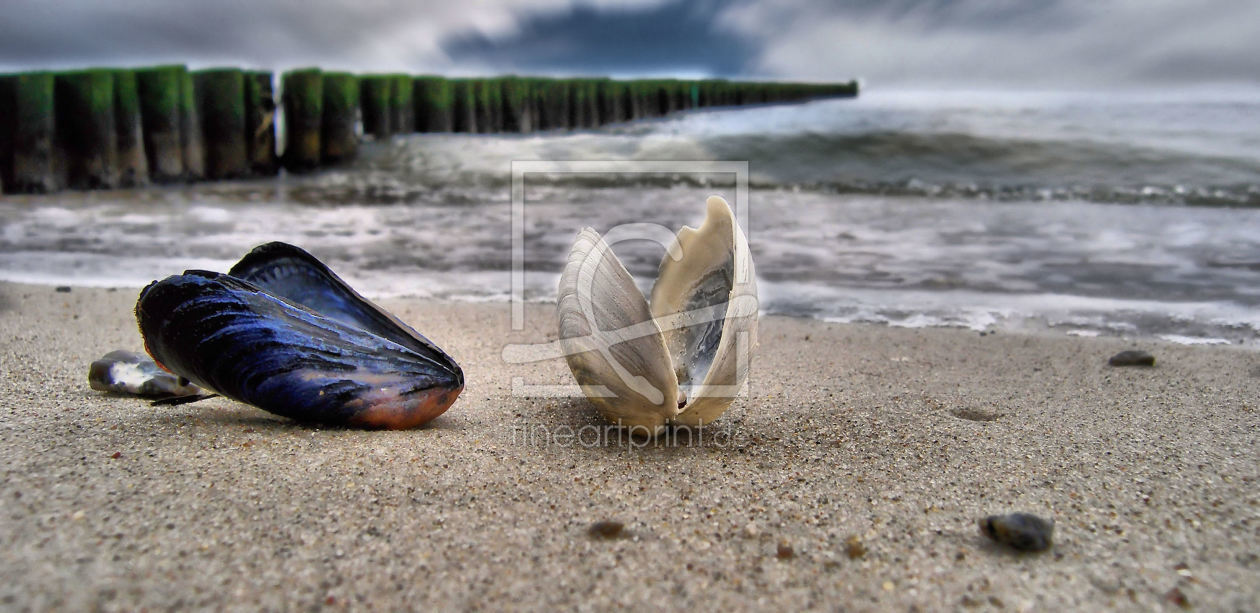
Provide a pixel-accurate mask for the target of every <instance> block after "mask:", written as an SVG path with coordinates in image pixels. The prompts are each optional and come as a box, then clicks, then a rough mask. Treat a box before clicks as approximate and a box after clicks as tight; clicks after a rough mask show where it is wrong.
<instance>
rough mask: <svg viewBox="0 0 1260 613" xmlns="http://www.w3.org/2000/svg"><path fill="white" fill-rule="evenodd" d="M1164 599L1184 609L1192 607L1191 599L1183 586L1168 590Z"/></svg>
mask: <svg viewBox="0 0 1260 613" xmlns="http://www.w3.org/2000/svg"><path fill="white" fill-rule="evenodd" d="M1164 600H1167V601H1168V602H1171V603H1172V604H1175V605H1177V606H1178V607H1181V608H1183V609H1189V608H1190V599H1189V598H1186V595H1185V593H1184V592H1182V591H1181V588H1177V587H1174V588H1173V589H1171V590H1168V593H1166V594H1164Z"/></svg>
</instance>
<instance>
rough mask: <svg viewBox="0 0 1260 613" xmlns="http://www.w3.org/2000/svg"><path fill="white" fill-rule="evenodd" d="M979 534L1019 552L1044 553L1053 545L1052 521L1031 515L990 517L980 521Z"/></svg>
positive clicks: (1014, 514) (1018, 514) (1013, 514)
mask: <svg viewBox="0 0 1260 613" xmlns="http://www.w3.org/2000/svg"><path fill="white" fill-rule="evenodd" d="M980 532H982V533H984V535H985V536H987V537H989V538H991V539H993V540H994V541H997V542H999V543H1002V544H1003V545H1008V546H1010V547H1012V548H1014V549H1018V550H1019V551H1044V550H1046V549H1049V548H1050V545H1052V544H1054V520H1046V519H1042V518H1040V517H1037V516H1036V515H1033V514H1031V513H1011V514H1010V515H990V516H988V517H986V518H984V519H982V520H980Z"/></svg>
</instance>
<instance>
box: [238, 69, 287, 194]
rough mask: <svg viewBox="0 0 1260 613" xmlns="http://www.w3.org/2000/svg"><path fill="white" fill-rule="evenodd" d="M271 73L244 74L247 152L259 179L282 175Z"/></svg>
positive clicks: (251, 167)
mask: <svg viewBox="0 0 1260 613" xmlns="http://www.w3.org/2000/svg"><path fill="white" fill-rule="evenodd" d="M274 78H275V75H273V74H272V73H271V72H270V71H261V70H256V71H250V72H246V73H245V148H246V159H247V161H248V164H249V172H250V174H252V175H255V176H259V177H270V176H275V174H276V173H277V172H280V160H279V158H278V157H277V156H276V92H275V85H274Z"/></svg>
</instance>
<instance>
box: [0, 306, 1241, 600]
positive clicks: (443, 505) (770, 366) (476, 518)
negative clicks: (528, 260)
mask: <svg viewBox="0 0 1260 613" xmlns="http://www.w3.org/2000/svg"><path fill="white" fill-rule="evenodd" d="M135 295H136V290H134V289H125V290H124V289H119V290H103V289H83V288H74V289H73V290H72V291H70V292H69V293H60V292H56V291H54V289H53V288H51V287H42V286H25V285H13V284H0V338H3V339H4V340H3V343H4V345H3V353H2V354H0V355H2V356H3V357H2V359H0V370H2V376H3V381H4V387H3V391H2V392H0V394H2V395H3V400H4V402H3V405H2V406H0V467H2V468H0V471H2V476H0V503H2V504H0V547H2V549H3V550H2V551H0V608H4V609H9V610H20V609H51V608H58V609H88V608H101V609H107V610H108V609H124V610H131V609H139V608H146V609H166V608H174V607H178V608H186V607H206V608H228V607H230V608H256V607H266V608H270V609H310V608H319V607H329V608H342V607H353V608H367V607H373V608H379V609H397V608H421V607H439V608H473V607H477V608H485V609H489V610H495V609H500V608H504V607H520V608H528V609H542V608H549V607H555V606H563V607H575V606H576V607H584V608H595V609H606V608H611V607H614V606H638V607H643V608H646V607H654V608H655V607H659V608H666V609H678V608H685V607H694V606H703V607H705V608H708V609H718V608H734V609H748V608H771V607H773V608H785V609H800V608H845V609H859V610H860V609H893V610H906V609H907V608H908V607H911V606H915V605H917V606H918V607H919V608H921V609H928V610H931V609H938V608H955V607H959V606H965V607H971V606H975V607H977V609H978V610H984V609H986V608H987V609H1003V610H1007V609H1015V610H1021V609H1051V608H1055V609H1058V608H1064V607H1066V608H1068V609H1081V608H1088V609H1094V608H1099V607H1103V606H1117V607H1121V608H1128V609H1148V608H1152V607H1160V606H1165V607H1172V606H1173V603H1172V600H1174V599H1176V598H1177V597H1182V598H1184V599H1185V600H1186V601H1187V602H1188V603H1189V604H1190V605H1191V606H1193V607H1196V608H1202V609H1251V608H1254V607H1256V605H1257V603H1258V602H1260V584H1257V582H1256V581H1255V578H1256V576H1257V573H1260V554H1257V552H1260V529H1258V524H1260V488H1258V487H1257V481H1258V480H1260V461H1258V460H1257V457H1260V412H1258V411H1257V405H1258V404H1260V400H1257V399H1258V398H1260V394H1258V393H1257V392H1260V353H1257V352H1255V351H1254V350H1246V349H1239V348H1235V347H1183V346H1177V345H1170V344H1165V343H1159V342H1154V341H1142V342H1133V341H1126V340H1123V339H1106V338H1099V339H1090V338H1067V337H1056V336H1036V335H1017V334H1006V333H1000V334H990V335H985V336H981V335H979V334H977V333H976V332H971V331H962V330H944V329H926V330H908V329H896V328H887V327H881V326H865V325H830V324H824V323H820V322H816V321H807V320H797V319H789V318H780V317H769V318H765V319H764V320H763V322H762V342H761V348H760V350H759V352H758V354H757V360H756V363H755V366H754V372H753V376H752V380H751V385H750V389H749V396H748V397H747V398H744V399H741V400H739V401H737V402H736V403H735V405H734V406H733V407H732V408H731V410H730V411H728V413H727V414H726V415H725V416H723V417H722V419H721V420H719V421H718V422H717V423H715V424H714V429H713V431H712V432H708V431H706V432H705V438H704V439H703V440H699V439H698V437H691V438H687V437H682V436H678V437H672V438H671V437H664V438H661V439H658V440H657V441H655V442H653V443H652V444H649V445H646V446H642V447H640V446H637V445H638V443H637V442H632V441H630V440H627V439H623V438H618V437H612V438H611V439H604V438H603V434H604V433H605V432H606V431H605V430H603V428H602V426H601V422H600V421H599V420H598V418H597V417H596V416H595V415H594V413H593V412H592V411H591V410H590V409H589V408H588V407H587V406H586V404H585V402H584V401H581V400H570V399H563V398H561V399H557V398H527V397H518V396H515V395H514V394H513V389H514V383H513V378H519V383H524V384H534V383H537V384H552V385H554V384H566V383H569V382H570V381H571V378H570V376H569V374H568V370H567V368H566V367H565V365H564V363H563V362H562V361H551V362H544V363H534V364H522V365H508V364H505V363H504V362H503V360H502V358H501V350H502V347H503V345H504V343H505V342H507V341H513V342H531V341H541V340H547V339H550V338H554V327H555V325H554V318H553V316H552V309H551V307H550V306H548V305H531V306H530V308H528V309H527V313H526V314H527V317H526V330H524V331H523V332H516V333H514V332H511V331H510V329H509V328H510V311H509V309H508V306H507V305H502V304H449V303H436V302H424V301H415V300H386V301H383V302H382V304H383V305H384V306H386V307H387V308H389V309H391V310H393V311H394V312H395V313H396V314H398V315H399V316H400V317H401V318H402V319H403V320H404V321H407V322H409V323H411V324H413V325H414V326H415V327H416V328H418V329H419V330H420V331H422V332H423V333H425V334H426V335H428V336H429V337H430V338H431V339H433V340H434V341H435V342H437V343H438V344H439V345H441V346H442V347H444V348H445V349H447V351H448V352H449V353H451V354H452V355H453V356H455V358H456V359H457V360H459V361H460V363H461V364H462V365H463V366H464V369H465V372H466V373H467V378H468V386H467V389H466V390H465V391H464V393H463V395H462V396H461V398H460V399H459V401H458V402H456V403H455V405H454V406H453V407H452V408H451V410H450V411H448V412H447V413H446V414H445V415H443V416H442V417H440V418H439V419H437V420H436V421H434V422H433V423H432V424H430V426H428V427H426V428H424V429H421V430H417V431H408V432H365V431H358V430H345V429H335V428H326V427H317V426H311V425H306V424H298V423H294V422H292V421H289V420H285V419H282V418H278V417H275V416H272V415H270V414H267V413H264V412H262V411H259V410H256V409H253V408H251V407H248V406H244V405H241V404H238V403H235V402H231V401H228V400H224V399H213V400H208V401H203V402H199V403H195V404H189V405H183V406H176V407H153V406H150V405H149V404H148V403H147V402H145V401H142V400H137V399H131V398H125V397H118V396H110V395H106V394H102V393H98V392H94V391H92V390H91V389H89V388H88V386H87V381H86V373H87V367H88V364H89V363H90V362H91V361H92V360H93V359H95V358H97V357H99V356H101V355H103V354H105V353H106V352H108V351H110V350H112V349H140V347H141V343H140V338H139V335H138V332H137V331H136V327H135V323H134V320H133V318H132V316H131V309H132V306H133V304H134V299H135ZM1128 348H1142V349H1146V350H1148V351H1151V352H1152V353H1154V354H1155V356H1156V358H1157V360H1158V361H1157V365H1156V367H1154V368H1145V369H1143V368H1124V369H1120V368H1111V367H1108V366H1107V365H1106V362H1107V358H1108V357H1109V356H1111V355H1112V354H1114V353H1116V352H1118V351H1120V350H1122V349H1128ZM575 439H576V440H575ZM1008 511H1026V512H1031V513H1036V514H1038V515H1041V516H1044V517H1049V518H1053V519H1054V520H1055V521H1056V523H1057V526H1056V532H1055V545H1054V547H1053V548H1052V549H1051V550H1050V551H1048V552H1046V553H1042V554H1032V555H1030V554H1016V553H1012V552H1010V551H1007V550H1005V549H1003V548H1001V547H999V546H996V545H993V544H991V543H990V542H988V541H987V540H986V539H985V538H984V537H983V536H981V535H980V533H979V531H978V530H977V526H976V520H977V519H978V518H980V517H982V516H984V515H987V514H991V513H1002V512H1008ZM605 520H608V521H617V522H622V523H623V524H624V526H625V527H624V531H623V533H622V534H621V535H620V536H619V537H618V538H613V539H604V538H600V537H595V536H592V535H590V534H589V532H588V530H589V527H590V526H591V524H592V523H594V522H598V521H605ZM1174 590H1176V591H1174Z"/></svg>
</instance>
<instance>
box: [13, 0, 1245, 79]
mask: <svg viewBox="0 0 1260 613" xmlns="http://www.w3.org/2000/svg"><path fill="white" fill-rule="evenodd" d="M1257 24H1260V2H1256V1H1255V0H1038V1H1031V0H769V1H753V0H683V1H679V0H462V1H445V0H444V1H436V0H357V1H348V0H347V1H334V0H6V2H5V9H4V17H3V20H0V70H6V71H9V70H24V69H37V68H67V67H78V66H89V65H109V66H128V65H144V64H155V63H165V62H183V63H188V64H189V65H191V66H193V67H204V66H210V65H236V66H243V67H258V68H271V69H276V70H283V69H286V68H292V67H295V66H305V65H318V66H322V67H325V68H328V69H349V70H356V71H406V72H411V73H423V72H433V73H443V74H451V75H475V74H499V73H509V72H515V73H519V74H526V73H529V74H547V75H612V76H619V77H630V76H659V75H673V76H685V77H709V76H717V77H731V78H775V79H781V78H782V79H808V80H848V79H849V78H854V77H858V78H862V79H864V80H865V81H866V83H867V84H868V85H890V86H920V85H923V86H938V85H954V86H964V87H966V86H1009V87H1042V86H1052V87H1099V86H1142V85H1155V86H1183V85H1199V84H1210V83H1238V84H1247V85H1253V86H1254V85H1257V84H1260V70H1258V69H1257V66H1258V65H1260V64H1258V63H1257V59H1256V58H1258V57H1260V26H1257Z"/></svg>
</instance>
